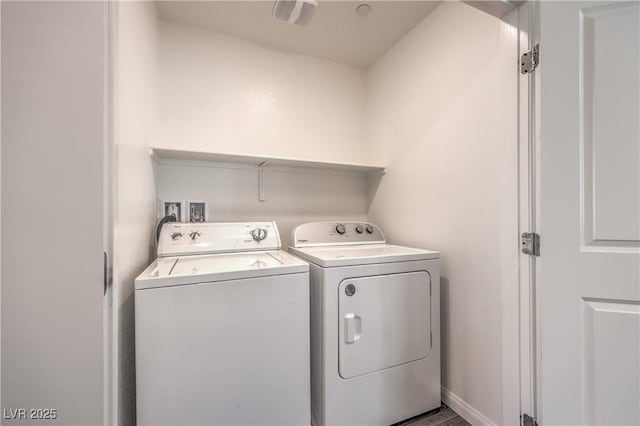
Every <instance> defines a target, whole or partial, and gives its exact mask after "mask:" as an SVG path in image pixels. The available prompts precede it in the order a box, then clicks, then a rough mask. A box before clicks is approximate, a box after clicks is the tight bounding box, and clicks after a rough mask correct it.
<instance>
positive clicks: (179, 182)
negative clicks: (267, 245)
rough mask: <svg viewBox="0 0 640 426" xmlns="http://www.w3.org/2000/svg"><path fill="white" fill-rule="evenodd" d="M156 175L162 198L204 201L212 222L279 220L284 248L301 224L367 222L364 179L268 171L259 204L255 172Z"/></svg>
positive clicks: (161, 171) (199, 170) (190, 170)
mask: <svg viewBox="0 0 640 426" xmlns="http://www.w3.org/2000/svg"><path fill="white" fill-rule="evenodd" d="M155 170H156V185H157V188H158V197H159V198H161V199H163V200H191V201H206V202H207V203H208V208H209V214H210V217H209V218H208V220H209V221H216V222H234V221H251V220H275V221H276V223H277V224H278V228H279V230H280V236H281V239H282V245H283V247H287V246H288V244H289V239H290V235H291V231H292V230H293V228H294V227H295V226H297V225H299V224H301V223H305V222H313V221H329V220H340V219H343V220H344V219H347V220H365V219H366V217H367V209H368V200H367V191H368V188H369V184H370V182H369V180H368V179H367V177H366V176H364V175H362V174H357V173H338V172H328V171H323V172H319V171H314V170H294V169H282V168H281V169H267V170H266V171H265V172H264V179H265V182H266V187H265V188H266V191H265V194H266V201H265V202H260V201H258V171H257V169H256V168H255V167H253V168H252V167H238V166H236V167H233V168H230V167H228V166H227V167H203V166H199V167H193V166H184V165H178V164H157V165H156V166H155Z"/></svg>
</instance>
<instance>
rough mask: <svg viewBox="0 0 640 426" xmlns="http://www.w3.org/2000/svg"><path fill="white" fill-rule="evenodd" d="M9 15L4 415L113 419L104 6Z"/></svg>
mask: <svg viewBox="0 0 640 426" xmlns="http://www.w3.org/2000/svg"><path fill="white" fill-rule="evenodd" d="M0 13H1V15H2V17H1V27H2V28H1V39H2V61H1V63H2V70H1V71H2V72H1V73H2V101H1V107H2V108H1V110H2V117H1V120H2V162H1V166H2V187H1V195H2V198H1V200H2V210H1V214H2V237H1V251H2V256H1V263H2V274H1V278H2V306H1V311H2V320H1V321H0V323H1V325H2V330H1V331H2V333H1V334H2V341H1V345H0V346H1V347H2V354H1V355H2V356H1V358H2V368H1V369H2V374H1V379H2V380H1V392H2V418H1V420H0V422H1V423H2V424H6V425H9V424H30V425H33V424H38V425H45V424H63V425H97V424H104V418H103V412H104V410H103V404H104V401H103V396H104V390H103V383H104V380H103V374H104V369H103V368H104V366H103V359H104V357H103V350H104V348H103V299H104V287H103V285H104V281H103V250H104V236H103V225H104V223H105V218H104V204H105V203H104V193H103V184H104V177H103V173H105V170H104V160H105V156H104V149H105V144H104V143H105V141H104V138H105V125H106V124H105V80H106V73H107V68H106V61H105V60H106V43H105V36H106V25H105V24H106V16H107V15H106V7H105V4H104V3H102V2H57V1H49V2H31V1H28V2H21V1H15V2H13V1H2V2H1V4H0Z"/></svg>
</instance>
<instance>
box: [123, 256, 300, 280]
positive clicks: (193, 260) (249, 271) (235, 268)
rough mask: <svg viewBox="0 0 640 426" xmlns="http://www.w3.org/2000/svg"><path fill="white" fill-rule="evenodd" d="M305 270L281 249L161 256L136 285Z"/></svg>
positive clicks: (270, 274)
mask: <svg viewBox="0 0 640 426" xmlns="http://www.w3.org/2000/svg"><path fill="white" fill-rule="evenodd" d="M308 271H309V265H308V264H307V263H306V262H304V261H302V260H300V259H298V258H296V257H294V256H291V255H290V254H288V253H286V252H284V251H282V250H275V251H262V252H249V253H224V254H209V255H200V256H175V257H161V258H158V259H156V261H155V262H153V263H152V264H151V265H150V266H149V267H148V268H147V269H146V270H145V271H144V272H143V273H142V274H140V276H139V277H138V278H136V283H135V288H136V290H142V289H147V288H158V287H171V286H179V285H188V284H198V283H206V282H214V281H226V280H237V279H246V278H258V277H267V276H273V275H283V274H294V273H304V272H308Z"/></svg>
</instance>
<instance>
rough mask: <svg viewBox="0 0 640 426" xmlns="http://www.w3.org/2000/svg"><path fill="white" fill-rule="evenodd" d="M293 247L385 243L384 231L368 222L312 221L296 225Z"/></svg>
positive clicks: (292, 238) (292, 237)
mask: <svg viewBox="0 0 640 426" xmlns="http://www.w3.org/2000/svg"><path fill="white" fill-rule="evenodd" d="M291 242H292V244H293V247H317V246H335V245H354V244H384V243H385V239H384V235H382V231H381V230H380V228H378V227H377V226H376V225H374V224H373V223H368V222H355V221H344V222H311V223H305V224H303V225H300V226H298V227H296V228H295V229H294V230H293V233H292V235H291Z"/></svg>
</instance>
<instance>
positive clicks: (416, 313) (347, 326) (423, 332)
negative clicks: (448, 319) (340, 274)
mask: <svg viewBox="0 0 640 426" xmlns="http://www.w3.org/2000/svg"><path fill="white" fill-rule="evenodd" d="M430 286H431V281H430V277H429V274H428V273H426V272H424V271H421V272H411V273H403V274H393V275H380V276H374V277H365V278H351V279H346V280H344V281H342V282H341V283H340V286H339V288H338V304H339V333H338V334H339V337H338V338H339V370H340V376H341V377H342V378H345V379H348V378H352V377H356V376H360V375H363V374H367V373H371V372H374V371H378V370H381V369H384V368H389V367H393V366H396V365H399V364H404V363H407V362H411V361H415V360H418V359H422V358H425V357H426V356H428V355H429V352H430V351H431V341H430V332H431V298H430Z"/></svg>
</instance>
